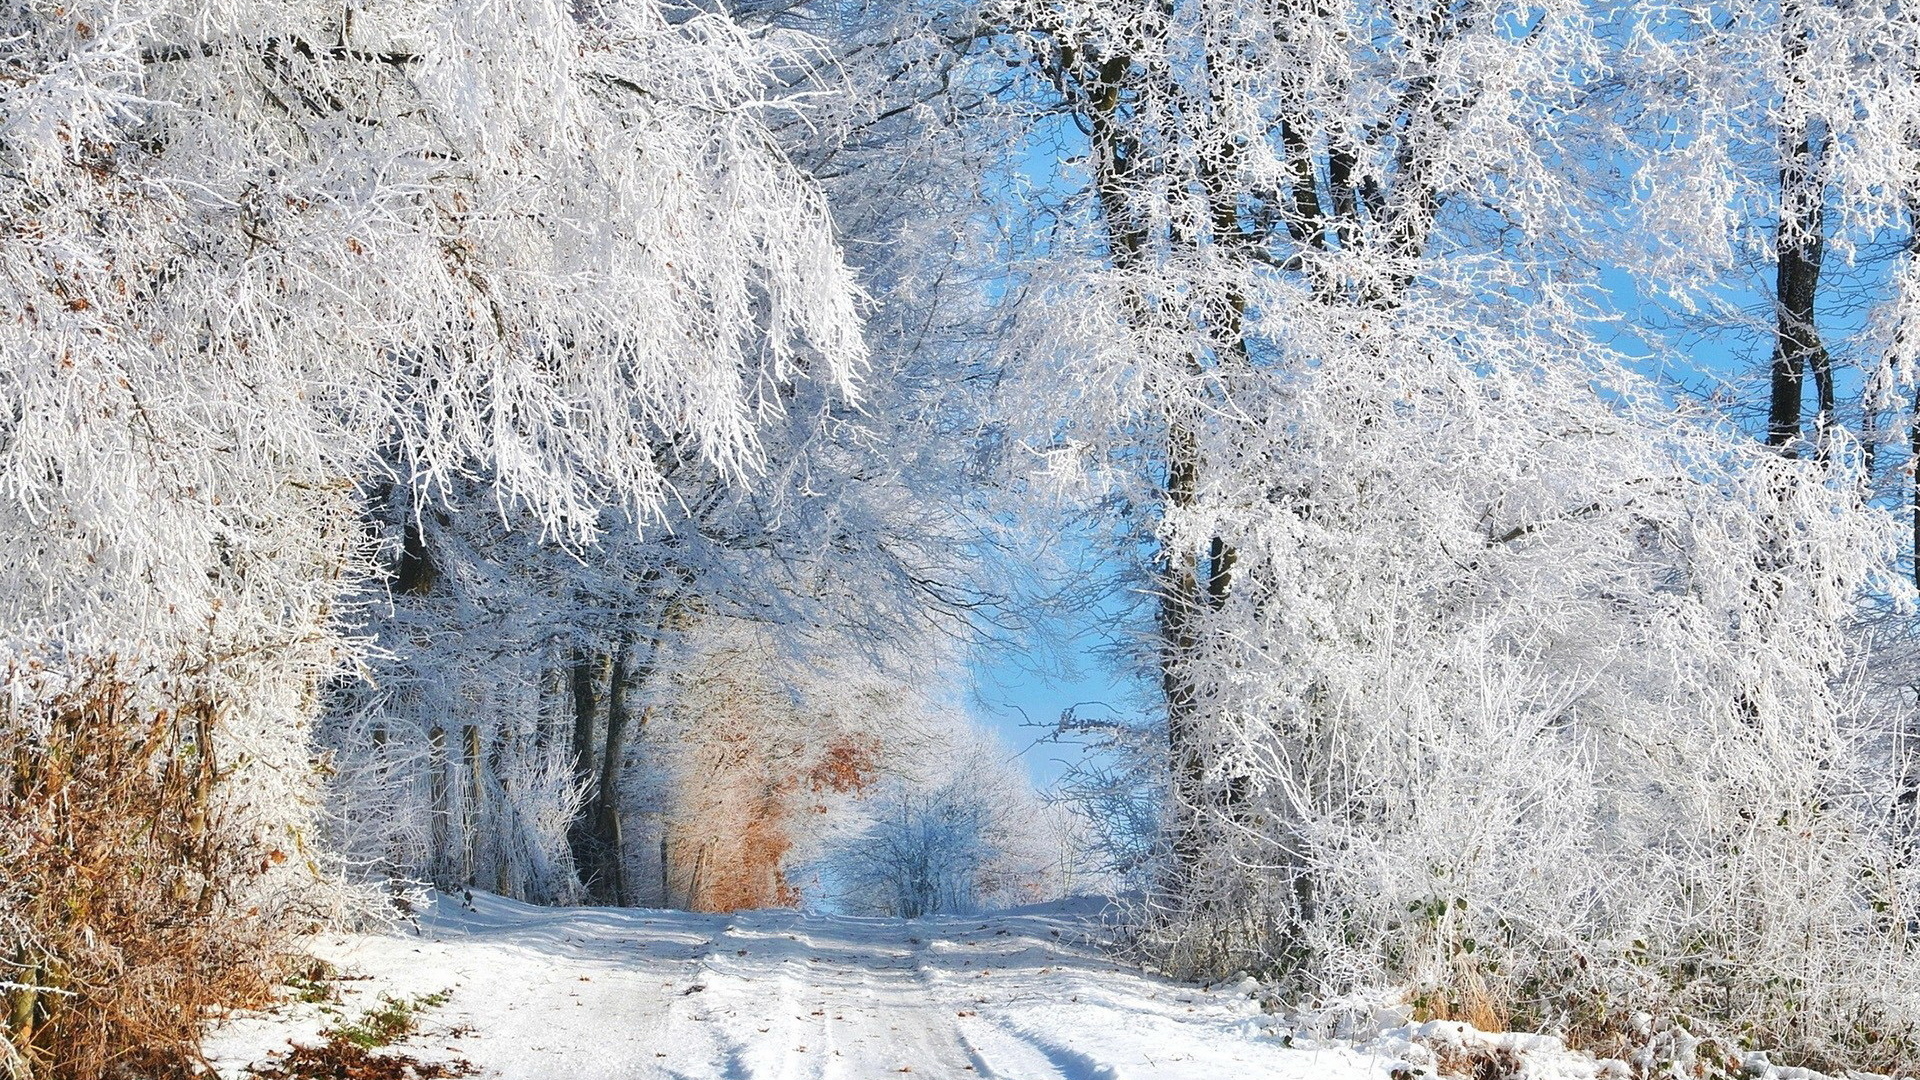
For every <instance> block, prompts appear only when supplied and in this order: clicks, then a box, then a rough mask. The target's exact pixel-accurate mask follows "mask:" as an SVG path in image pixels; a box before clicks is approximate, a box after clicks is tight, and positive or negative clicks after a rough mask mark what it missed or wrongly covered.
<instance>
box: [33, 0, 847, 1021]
mask: <svg viewBox="0 0 1920 1080" xmlns="http://www.w3.org/2000/svg"><path fill="white" fill-rule="evenodd" d="M0 31H3V33H4V38H5V40H6V42H7V45H6V46H5V52H4V58H3V60H0V62H4V64H5V66H6V69H7V71H8V78H7V79H6V83H5V88H4V90H0V159H3V162H4V164H3V165H0V216H4V219H5V220H6V221H7V223H8V225H7V228H6V231H5V234H4V236H0V291H3V292H4V296H5V300H4V307H5V309H6V310H7V311H8V312H9V313H10V316H9V318H8V319H7V320H6V321H5V326H4V328H3V329H0V355H3V356H4V364H0V394H3V395H4V397H5V398H6V400H7V402H8V407H7V410H6V413H5V415H4V417H0V489H3V490H4V491H5V493H6V499H5V502H4V506H3V507H0V543H3V544H4V547H5V548H6V550H8V551H9V552H10V553H12V554H11V556H10V557H9V558H8V559H6V560H5V561H4V563H0V589H3V590H4V596H5V599H4V601H0V605H3V606H0V611H3V612H4V615H0V619H4V622H3V623H0V626H3V627H4V631H3V633H4V639H3V640H4V648H5V650H6V652H7V654H8V660H9V664H10V669H9V670H10V671H11V672H13V675H12V676H11V677H10V681H9V686H10V690H11V693H12V694H13V695H14V696H15V697H16V698H20V697H23V696H24V697H27V698H35V697H44V698H45V699H46V700H49V701H54V700H57V698H58V695H59V694H61V693H62V692H63V688H65V687H73V686H77V685H79V680H80V679H81V678H82V676H83V675H85V674H86V673H87V672H89V671H92V670H98V669H97V668H94V667H89V665H90V664H92V665H103V664H112V665H114V666H113V668H112V670H113V672H114V673H115V674H114V678H116V679H118V680H122V681H125V682H127V683H129V684H131V685H133V686H135V687H136V688H137V689H138V690H139V692H140V694H141V695H142V696H140V697H138V698H137V699H136V700H137V701H138V705H137V707H136V708H135V709H134V710H133V711H134V713H135V714H145V715H157V714H158V713H157V710H160V709H163V708H165V709H170V710H174V709H181V708H186V707H188V706H192V707H204V708H207V709H210V710H212V715H213V717H214V718H215V723H213V724H211V725H207V726H202V727H200V728H198V729H197V730H191V731H190V732H189V733H188V734H186V735H183V736H182V737H181V741H180V742H179V743H177V744H176V745H175V747H174V749H173V754H174V757H175V758H176V759H178V760H186V761H194V762H199V763H201V764H200V765H199V766H197V767H200V768H203V769H208V770H211V769H213V768H214V767H215V766H214V765H213V764H212V763H213V762H225V763H227V764H224V765H222V766H220V767H219V768H220V771H219V773H218V779H219V780H220V781H221V783H220V784H219V788H220V790H221V792H222V793H223V798H225V799H227V800H228V801H229V803H230V806H229V812H227V813H225V814H223V816H222V821H223V826H222V828H224V829H226V830H227V832H226V834H225V835H226V836H227V838H228V839H230V840H232V841H233V842H235V843H238V844H241V845H242V846H248V845H255V844H268V845H274V844H278V845H283V846H287V847H290V848H292V849H294V850H296V851H297V850H300V849H301V848H302V845H303V843H304V842H305V840H304V837H305V828H306V825H305V823H306V821H307V820H308V818H309V814H310V806H311V801H310V800H311V797H312V794H311V793H312V788H313V783H312V781H313V772H312V770H311V769H310V768H309V764H308V759H307V744H306V732H307V725H308V723H309V721H310V720H311V719H312V717H313V716H314V714H315V711H316V707H317V703H318V700H319V693H318V689H319V686H320V684H321V682H322V681H323V680H324V679H326V678H327V677H329V676H330V675H332V674H333V673H334V672H336V671H338V670H339V669H340V667H341V665H342V664H343V663H344V662H346V661H348V660H350V659H351V657H352V656H353V652H354V650H353V648H352V647H351V645H350V643H349V642H347V641H345V640H344V639H343V638H342V636H341V633H340V631H341V630H342V628H343V626H344V625H345V624H346V622H347V615H348V612H349V611H350V609H351V608H352V606H353V605H355V604H357V603H360V602H361V601H362V600H363V599H365V598H366V595H367V594H366V593H364V592H362V591H359V590H360V588H361V586H362V584H363V583H364V582H366V581H367V580H368V579H369V577H370V576H371V575H372V574H373V572H374V570H375V568H374V567H373V566H372V564H371V560H370V558H369V556H370V554H371V551H370V548H371V545H370V544H368V543H367V541H366V536H365V533H364V531H363V528H362V525H361V522H360V510H361V506H360V504H361V501H362V498H363V496H365V495H366V494H368V493H369V492H371V491H372V490H373V489H374V488H375V487H377V486H378V485H380V484H381V483H383V482H384V481H385V480H386V479H387V478H388V477H389V476H392V475H393V474H395V473H397V474H398V478H399V479H401V480H404V481H405V482H406V483H407V485H408V487H409V490H410V491H411V492H412V493H414V495H415V496H416V497H418V498H419V499H420V500H421V501H422V502H431V501H433V500H435V499H438V498H441V497H443V496H446V495H448V494H450V493H452V492H453V491H454V489H455V488H456V487H457V486H458V485H459V484H460V483H462V481H463V479H464V478H465V477H468V476H470V475H476V474H478V475H484V476H485V478H486V479H487V481H488V482H489V483H490V485H491V490H492V492H493V493H494V499H495V500H497V503H498V505H499V506H500V507H501V508H502V509H503V511H504V512H510V513H515V514H519V515H523V520H525V521H527V522H529V523H530V524H531V526H532V528H534V529H535V530H536V531H545V532H546V533H549V534H551V535H553V536H555V537H568V538H572V539H575V540H580V539H587V538H590V537H591V536H592V535H593V533H594V532H595V530H596V528H597V523H598V522H599V521H600V520H601V519H600V515H601V513H602V512H603V511H606V510H609V509H612V510H615V511H617V512H619V513H623V514H625V515H628V516H629V517H631V518H633V519H636V520H641V521H645V520H649V519H657V518H658V516H659V515H660V514H661V513H662V511H663V510H664V508H665V507H666V506H667V505H668V504H669V502H670V501H671V498H672V496H671V494H670V490H669V485H668V481H667V479H666V477H665V475H664V472H663V467H662V462H663V456H662V455H663V454H664V455H665V457H666V458H671V459H685V460H691V461H697V462H700V463H702V464H703V465H705V466H706V467H709V468H711V469H713V470H716V471H718V472H720V473H722V474H724V475H726V476H727V477H729V478H731V479H736V480H745V479H747V478H749V477H750V476H751V475H752V474H753V473H754V472H755V471H756V470H757V469H758V467H759V465H760V463H761V461H762V458H761V449H762V447H761V445H760V441H759V430H760V426H761V424H762V423H763V422H764V421H765V420H766V419H768V418H769V417H772V416H777V415H778V414H779V412H780V409H781V407H782V400H783V395H789V394H791V393H792V392H793V388H796V387H802V386H805V387H816V386H817V387H823V388H827V390H828V391H829V392H832V393H836V394H842V395H849V394H851V393H852V392H853V386H854V383H855V380H856V379H857V378H858V376H859V374H860V371H861V369H862V367H863V365H864V363H865V355H866V353H865V346H864V343H863V340H862V337H861V329H860V325H859V320H858V318H857V317H856V305H857V289H856V287H855V285H854V282H853V279H852V277H851V274H850V272H849V271H848V270H847V269H846V268H845V266H844V265H843V263H842V260H841V257H840V250H839V247H838V244H837V243H836V241H835V239H834V236H833V234H832V229H831V226H830V223H829V220H828V217H827V214H826V210H825V206H824V203H823V200H822V196H821V194H820V192H819V190H818V189H817V188H816V187H815V186H814V185H813V184H812V183H811V182H810V181H809V180H808V179H807V178H806V177H805V176H804V175H803V174H802V173H801V172H799V171H798V170H797V169H796V168H794V167H793V166H792V165H791V164H790V163H789V162H788V159H787V158H786V156H785V155H784V154H783V153H782V152H781V151H780V149H779V147H778V146H777V145H776V143H775V141H774V140H773V137H772V136H771V134H770V133H769V127H768V122H767V117H768V114H769V113H770V112H772V111H778V110H780V109H782V108H784V107H786V105H787V104H788V102H789V101H790V100H791V97H792V95H791V94H790V92H789V91H788V90H787V89H786V88H784V87H782V86H781V85H780V84H779V83H778V81H777V79H776V70H777V69H779V68H781V67H783V66H784V65H786V64H787V63H788V62H789V58H791V57H792V56H793V55H794V54H795V53H796V52H797V51H804V50H806V49H808V48H810V47H811V46H810V45H809V44H808V43H807V42H806V41H804V40H802V39H799V38H797V37H794V36H791V35H782V34H778V33H772V34H762V33H747V32H745V31H743V30H742V29H740V28H739V27H738V26H736V25H735V24H733V23H731V22H729V21H728V20H726V19H724V18H720V17H717V16H713V15H692V16H689V15H687V13H684V12H677V13H670V12H669V11H668V10H667V9H666V8H665V7H664V6H662V5H660V4H658V3H654V2H651V0H635V2H629V3H606V4H594V5H588V6H585V7H581V6H567V5H554V4H544V3H517V2H516V3H461V2H450V3H436V4H428V5H414V6H406V7H378V6H376V7H371V8H367V7H360V6H352V5H350V6H347V7H341V6H338V5H326V4H313V3H298V2H294V3H273V4H244V5H220V4H213V5H203V4H196V3H166V2H142V3H134V4H126V3H99V4H93V3H81V4H66V5H60V6H53V5H46V4H29V5H24V6H16V7H14V8H12V9H9V11H8V12H7V13H6V14H5V15H4V16H0ZM210 775H211V774H210ZM289 830H291V832H292V835H288V831H289ZM276 850H277V848H276ZM313 858H314V853H313V852H311V851H308V852H307V853H306V855H305V857H302V858H297V859H292V860H288V861H287V869H288V870H289V871H292V870H295V869H300V868H304V867H308V866H310V865H312V861H313ZM240 910H244V908H242V909H240ZM45 933H46V931H45V930H44V928H35V927H19V926H10V927H9V936H10V937H12V938H14V939H15V940H16V941H19V945H18V948H15V947H13V944H12V943H11V942H10V943H9V947H8V948H7V949H6V950H4V951H5V952H6V954H7V955H8V956H10V957H18V956H21V955H26V954H29V953H32V952H33V950H34V949H36V948H39V947H41V944H43V943H44V941H42V942H41V943H39V944H37V943H36V937H35V935H44V934H45ZM22 934H24V935H26V937H25V939H24V941H20V939H19V936H20V935H22ZM6 962H7V963H12V964H16V965H18V964H19V963H20V961H19V960H18V959H9V960H8V961H6ZM42 970H43V967H41V966H31V967H30V971H32V972H37V971H42ZM89 977H90V976H88V975H87V974H86V973H84V972H79V971H75V972H73V973H72V974H71V975H70V976H69V977H68V978H69V979H70V982H71V983H72V984H73V985H74V986H76V987H77V988H78V989H79V990H80V991H81V992H82V998H81V999H79V1000H81V1001H82V1002H84V1001H86V1000H88V999H87V997H86V995H88V994H92V993H94V992H96V991H97V990H98V989H99V988H98V987H95V986H90V985H86V984H85V980H86V979H87V978H89ZM12 981H24V982H29V983H31V982H32V981H33V980H32V979H25V980H19V979H16V980H12ZM60 1000H67V999H60ZM54 1004H57V1002H56V1000H55V999H54V998H52V997H43V998H42V999H39V1000H38V1002H37V1004H35V1005H33V1006H31V1007H33V1008H40V1009H42V1010H43V1011H44V1010H46V1009H48V1008H51V1007H52V1006H53V1005H54ZM16 1015H19V1014H18V1013H16ZM41 1030H46V1029H45V1028H44V1027H42V1028H41ZM9 1031H12V1032H13V1034H14V1035H19V1034H20V1033H21V1029H19V1028H9ZM35 1045H39V1044H35ZM26 1052H27V1053H29V1054H30V1055H32V1054H37V1053H43V1050H38V1051H37V1050H33V1049H31V1048H29V1049H28V1050H27V1051H26Z"/></svg>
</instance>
